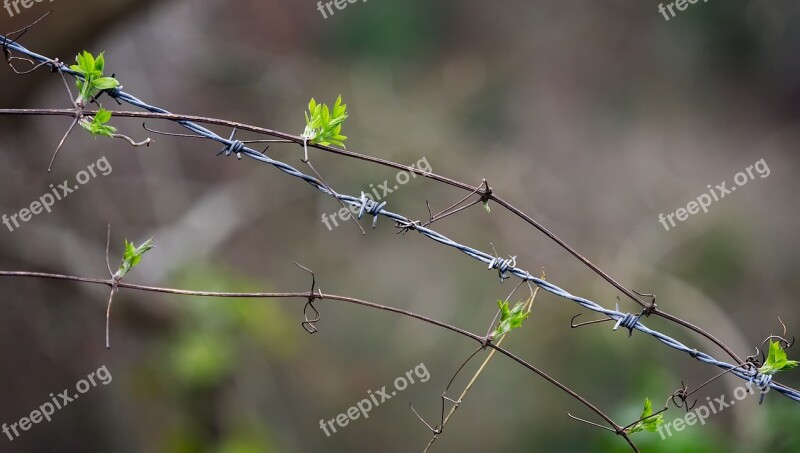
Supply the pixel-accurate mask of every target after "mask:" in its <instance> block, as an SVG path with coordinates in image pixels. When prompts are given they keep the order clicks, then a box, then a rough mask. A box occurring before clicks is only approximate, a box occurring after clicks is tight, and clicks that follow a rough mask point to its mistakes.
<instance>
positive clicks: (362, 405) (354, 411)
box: [319, 363, 431, 437]
mask: <svg viewBox="0 0 800 453" xmlns="http://www.w3.org/2000/svg"><path fill="white" fill-rule="evenodd" d="M414 376H416V377H417V379H419V382H428V380H429V379H430V378H431V375H430V373H428V369H427V368H426V367H425V364H424V363H420V364H419V365H417V366H416V367H414V368H412V369H410V370H408V371H406V373H405V375H403V376H400V377H398V378H397V379H395V380H394V390H392V391H391V393H389V391H388V390H386V386H385V385H384V386H383V387H381V389H380V390H376V391H375V392H373V391H372V390H367V396H368V398H364V399H363V400H361V401H359V402H358V403H356V404H355V405H354V406H351V407H349V408H348V409H347V410H346V411H345V412H342V413H341V414H339V415H337V416H336V417H333V418H332V419H330V420H325V419H321V420H320V421H319V428H320V429H321V430H322V431H323V432H324V433H325V435H326V436H328V437H331V434H334V433H336V426H334V424H335V425H338V426H339V427H340V428H344V427H345V426H347V425H348V424H349V423H350V422H351V421H355V420H357V419H358V418H359V417H362V416H363V417H364V418H365V419H367V418H369V412H370V411H371V410H372V409H375V408H376V407H378V406H380V405H381V404H383V403H384V402H385V401H388V400H389V399H391V398H392V397H393V396H396V395H397V392H402V391H403V390H405V389H406V388H407V387H408V386H409V385H410V384H413V383H415V382H416V381H414ZM379 399H380V401H379Z"/></svg>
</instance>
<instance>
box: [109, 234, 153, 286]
mask: <svg viewBox="0 0 800 453" xmlns="http://www.w3.org/2000/svg"><path fill="white" fill-rule="evenodd" d="M153 247H154V246H153V238H150V239H148V240H146V241H145V242H144V243H143V244H142V245H140V246H138V247H136V246H134V245H133V242H128V240H127V239H125V253H124V254H123V255H122V263H120V265H119V270H117V273H116V274H114V276H115V277H116V278H118V279H121V278H122V277H124V276H125V274H127V273H128V272H129V271H130V270H131V269H133V268H134V267H136V265H137V264H139V262H140V261H141V260H142V255H144V254H145V253H147V252H148V251H149V250H150V249H152V248H153Z"/></svg>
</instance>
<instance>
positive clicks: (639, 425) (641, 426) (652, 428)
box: [627, 398, 664, 434]
mask: <svg viewBox="0 0 800 453" xmlns="http://www.w3.org/2000/svg"><path fill="white" fill-rule="evenodd" d="M663 423H664V414H663V413H661V414H658V415H656V416H653V403H651V402H650V398H645V399H644V409H643V410H642V415H641V417H639V421H638V422H636V424H635V425H633V426H631V427H630V428H628V430H627V431H628V434H635V433H638V432H642V431H648V432H651V433H654V432H656V431H658V428H659V427H660V426H661V425H662V424H663Z"/></svg>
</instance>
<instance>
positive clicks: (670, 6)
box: [658, 0, 708, 21]
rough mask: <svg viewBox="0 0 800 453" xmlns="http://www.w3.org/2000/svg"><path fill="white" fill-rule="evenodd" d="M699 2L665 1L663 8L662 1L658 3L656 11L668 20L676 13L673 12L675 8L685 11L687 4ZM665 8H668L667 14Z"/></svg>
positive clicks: (685, 0)
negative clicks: (665, 5) (665, 4)
mask: <svg viewBox="0 0 800 453" xmlns="http://www.w3.org/2000/svg"><path fill="white" fill-rule="evenodd" d="M699 2H700V0H675V1H674V2H670V3H667V7H666V8H664V4H663V3H659V4H658V12H659V13H661V15H662V16H664V20H666V21H669V20H670V19H671V18H674V17H675V16H676V15H677V13H676V12H675V10H676V9H677V10H678V12H682V11H686V9H687V8H689V5H694V4H695V3H699ZM703 3H708V0H703ZM673 8H674V9H673ZM667 10H669V15H667ZM670 16H672V17H670Z"/></svg>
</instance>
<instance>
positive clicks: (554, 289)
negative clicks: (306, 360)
mask: <svg viewBox="0 0 800 453" xmlns="http://www.w3.org/2000/svg"><path fill="white" fill-rule="evenodd" d="M0 44H2V45H4V46H6V47H7V48H8V49H11V50H13V51H15V52H18V53H20V54H23V55H25V56H27V57H28V58H31V59H33V60H37V61H39V62H40V63H45V64H46V65H49V66H50V67H51V68H52V69H53V70H55V71H60V72H62V73H64V74H68V75H71V76H73V77H76V78H81V75H80V74H79V73H77V72H76V71H73V70H71V69H69V68H68V67H66V66H64V65H63V64H60V63H58V62H57V61H56V60H53V59H50V58H47V57H44V56H42V55H39V54H37V53H35V52H32V51H30V50H28V49H26V48H25V47H23V46H22V45H20V44H19V43H16V42H13V41H12V40H11V39H8V38H7V37H5V36H0ZM105 93H106V94H108V95H109V96H111V97H112V98H114V99H116V100H117V101H120V102H125V103H127V104H130V105H133V106H135V107H138V108H141V109H143V110H146V111H149V112H153V113H162V114H170V112H169V111H167V110H165V109H162V108H160V107H156V106H153V105H150V104H147V103H146V102H144V101H142V100H140V99H138V98H136V97H135V96H133V95H132V94H130V93H127V92H125V91H123V90H122V87H119V88H115V89H113V90H107V91H106V92H105ZM175 122H177V123H178V124H180V125H181V126H183V127H185V128H186V129H188V130H190V131H192V132H194V133H196V134H198V135H201V136H203V137H205V138H207V139H209V140H213V141H216V142H219V143H221V144H222V145H223V146H224V148H223V149H222V151H221V153H224V154H225V155H226V156H230V155H231V154H237V156H239V157H241V155H244V156H246V157H249V158H251V159H253V160H256V161H259V162H262V163H265V164H269V165H272V166H273V167H275V168H277V169H278V170H280V171H282V172H284V173H286V174H288V175H290V176H293V177H296V178H299V179H301V180H303V181H305V182H306V183H308V184H310V185H311V186H313V187H314V188H316V189H317V190H319V191H320V192H322V193H324V194H326V195H329V196H332V197H336V198H339V200H341V201H342V202H343V203H347V204H349V205H351V206H354V207H355V208H358V210H359V215H358V217H359V218H361V217H362V216H363V214H364V213H369V214H371V215H373V216H374V217H373V227H374V226H375V225H376V222H377V219H378V217H379V216H383V217H386V218H388V219H390V220H392V221H394V222H396V223H397V224H398V225H404V226H409V227H410V226H412V225H413V228H410V229H413V230H414V231H417V232H418V233H420V234H422V235H423V236H425V237H427V238H429V239H431V240H433V241H435V242H438V243H440V244H442V245H445V246H448V247H452V248H455V249H457V250H459V251H461V252H462V253H464V254H465V255H467V256H469V257H471V258H473V259H475V260H478V261H481V262H483V263H484V264H487V265H488V266H489V267H488V268H489V269H490V270H491V269H497V271H498V273H499V275H500V279H501V282H502V281H503V280H505V279H507V278H509V274H510V275H514V276H516V277H518V278H520V279H522V280H523V281H529V282H532V283H534V284H536V285H537V286H539V287H540V288H542V289H543V290H545V291H547V292H549V293H551V294H554V295H556V296H559V297H562V298H564V299H567V300H570V301H572V302H575V303H577V304H578V305H580V306H582V307H583V308H585V309H587V310H590V311H593V312H596V313H599V314H602V315H605V316H607V317H609V318H611V319H613V320H616V321H617V323H616V325H615V326H614V330H617V329H618V328H619V327H625V328H626V329H628V330H629V331H631V332H632V331H633V330H637V331H639V332H642V333H644V334H646V335H650V336H652V337H654V338H655V339H656V340H658V341H659V342H661V343H662V344H664V345H666V346H668V347H670V348H673V349H675V350H678V351H681V352H684V353H686V354H689V355H690V356H691V357H693V358H694V359H696V360H698V361H700V362H701V363H705V364H708V365H712V366H715V367H718V368H721V369H723V370H726V371H730V374H733V375H735V376H737V377H739V378H740V379H743V380H745V381H747V382H748V383H750V384H752V383H755V384H756V385H757V387H758V388H759V390H760V391H761V393H762V398H763V395H764V394H765V393H766V392H767V391H768V389H773V390H775V391H777V392H778V393H780V394H782V395H784V396H786V397H788V398H790V399H792V400H794V401H797V402H800V391H797V390H795V389H792V388H790V387H787V386H785V385H783V384H780V383H778V382H776V381H774V380H773V379H772V376H771V375H764V374H762V373H760V372H758V370H757V369H755V368H754V367H749V368H742V367H741V366H739V365H733V364H730V363H727V362H723V361H720V360H717V359H715V358H714V357H712V356H711V355H709V354H707V353H705V352H702V351H698V350H697V349H694V348H689V347H688V346H686V345H685V344H683V343H681V342H680V341H678V340H676V339H674V338H672V337H670V336H668V335H666V334H664V333H661V332H659V331H656V330H653V329H650V328H648V327H647V326H645V325H644V324H643V323H642V322H641V314H640V315H633V314H631V313H624V312H620V311H619V308H618V307H617V309H616V310H610V309H607V308H604V307H603V306H601V305H600V304H598V303H596V302H594V301H591V300H589V299H586V298H583V297H579V296H576V295H573V294H571V293H570V292H568V291H566V290H564V289H562V288H560V287H558V286H556V285H555V284H553V283H551V282H549V281H545V280H542V279H540V278H537V277H534V276H533V275H531V273H530V272H528V271H526V270H524V269H521V268H519V267H517V266H516V260H515V259H514V257H512V258H510V259H508V260H505V259H502V258H499V257H497V256H494V255H491V254H489V253H486V252H483V251H481V250H478V249H475V248H472V247H470V246H467V245H464V244H460V243H458V242H455V241H453V240H452V239H450V238H448V237H446V236H444V235H443V234H441V233H439V232H437V231H435V230H432V229H430V228H426V227H424V226H421V225H418V222H414V221H411V220H410V219H408V218H406V217H404V216H403V215H401V214H398V213H394V212H391V211H387V210H386V209H385V207H386V202H382V203H376V202H374V201H373V200H370V199H369V198H367V197H366V195H365V194H364V193H363V192H362V193H361V196H360V197H354V196H351V195H344V194H338V193H334V192H333V191H331V190H330V189H328V188H327V187H326V185H325V184H323V183H322V182H321V181H319V180H317V179H316V178H314V177H312V176H310V175H307V174H305V173H303V172H301V171H299V170H297V169H296V168H294V167H293V166H291V165H289V164H287V163H285V162H282V161H279V160H275V159H272V158H270V157H269V156H267V155H266V154H264V153H262V152H259V151H257V150H254V149H252V148H249V147H247V146H245V144H244V143H242V142H241V141H239V140H234V139H233V134H231V137H230V138H228V139H226V138H224V137H221V136H220V135H218V134H216V133H215V132H213V131H211V130H209V129H207V128H205V127H203V126H201V125H199V124H197V123H194V122H192V121H187V120H177V121H175Z"/></svg>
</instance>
